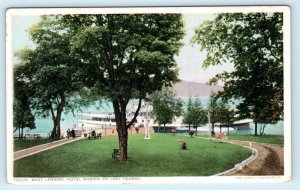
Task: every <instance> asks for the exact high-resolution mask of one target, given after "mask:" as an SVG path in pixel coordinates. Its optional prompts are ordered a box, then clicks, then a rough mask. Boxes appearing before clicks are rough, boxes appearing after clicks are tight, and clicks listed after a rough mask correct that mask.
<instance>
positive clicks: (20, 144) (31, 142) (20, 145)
mask: <svg viewBox="0 0 300 190" xmlns="http://www.w3.org/2000/svg"><path fill="white" fill-rule="evenodd" d="M45 143H49V138H39V139H15V140H14V151H19V150H22V149H26V148H30V147H33V146H37V145H41V144H45Z"/></svg>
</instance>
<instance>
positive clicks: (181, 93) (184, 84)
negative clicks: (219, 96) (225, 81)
mask: <svg viewBox="0 0 300 190" xmlns="http://www.w3.org/2000/svg"><path fill="white" fill-rule="evenodd" d="M173 89H174V91H175V93H176V95H177V96H178V97H189V96H192V97H196V96H202V97H203V96H210V94H211V92H218V91H222V90H223V87H222V86H219V85H216V86H209V85H207V84H204V83H198V82H189V81H181V82H179V83H176V84H175V85H174V87H173Z"/></svg>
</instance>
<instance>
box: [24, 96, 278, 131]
mask: <svg viewBox="0 0 300 190" xmlns="http://www.w3.org/2000/svg"><path fill="white" fill-rule="evenodd" d="M182 99H183V101H184V102H185V104H187V102H188V98H182ZM200 100H201V103H202V105H203V106H204V107H206V106H207V104H208V100H209V98H208V97H201V98H200ZM133 104H136V102H135V101H131V102H130V103H129V106H128V107H129V110H130V109H131V107H132V105H133ZM80 112H90V113H100V112H101V113H111V112H113V108H112V105H111V103H110V102H103V103H97V104H96V105H92V106H89V107H87V108H82V109H81V111H80ZM76 114H77V112H75V113H74V115H73V114H72V113H65V114H63V115H62V121H61V127H62V131H64V130H67V129H68V128H73V127H76V124H77V116H76ZM35 123H36V129H33V130H28V129H25V130H24V133H47V134H49V133H50V132H51V130H52V128H53V122H52V119H51V117H48V118H45V119H43V118H39V117H36V120H35ZM260 127H261V125H260V124H258V133H259V130H260ZM236 133H239V134H254V123H251V124H250V129H245V130H237V131H236ZM265 134H279V135H282V134H283V121H279V122H278V123H277V124H274V125H267V126H266V128H265Z"/></svg>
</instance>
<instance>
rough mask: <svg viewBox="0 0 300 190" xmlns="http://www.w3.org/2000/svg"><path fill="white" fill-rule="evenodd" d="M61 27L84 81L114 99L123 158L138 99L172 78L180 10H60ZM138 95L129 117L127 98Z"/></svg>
mask: <svg viewBox="0 0 300 190" xmlns="http://www.w3.org/2000/svg"><path fill="white" fill-rule="evenodd" d="M56 18H57V19H58V21H59V23H60V26H61V28H62V32H66V33H68V34H70V36H72V37H71V39H70V46H71V53H72V55H73V56H74V57H76V58H78V59H79V60H80V65H81V68H84V69H83V70H82V71H83V72H84V73H86V75H84V76H86V80H87V83H88V84H89V86H90V87H91V88H94V89H95V90H96V92H97V93H98V94H99V96H103V97H105V98H106V99H108V100H110V101H111V102H112V104H113V108H114V113H115V118H116V125H117V132H118V136H119V149H120V160H122V161H125V160H127V139H128V131H127V130H128V128H129V127H130V126H131V125H132V124H133V123H134V121H135V119H136V117H137V115H138V112H139V109H140V106H141V101H142V99H144V98H146V97H147V95H148V94H150V93H152V92H154V91H156V90H161V88H162V87H163V86H171V85H172V84H173V83H174V82H176V81H177V80H178V79H177V74H178V69H177V68H176V63H175V60H174V55H175V54H177V53H178V51H179V48H180V47H181V45H182V43H181V42H180V40H181V38H182V37H183V34H184V32H183V22H182V18H181V15H180V14H98V15H59V16H57V17H56ZM131 99H138V101H139V104H138V108H137V110H136V111H135V115H134V117H133V118H132V119H131V120H130V121H127V118H126V108H127V105H128V102H129V100H131Z"/></svg>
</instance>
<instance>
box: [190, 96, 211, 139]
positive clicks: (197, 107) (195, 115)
mask: <svg viewBox="0 0 300 190" xmlns="http://www.w3.org/2000/svg"><path fill="white" fill-rule="evenodd" d="M207 122H208V118H207V113H206V111H205V110H204V109H203V108H202V107H201V101H200V100H199V99H198V98H197V99H195V100H194V102H193V108H192V125H193V127H194V128H195V129H196V135H197V129H198V127H199V126H201V125H204V124H206V123H207Z"/></svg>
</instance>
